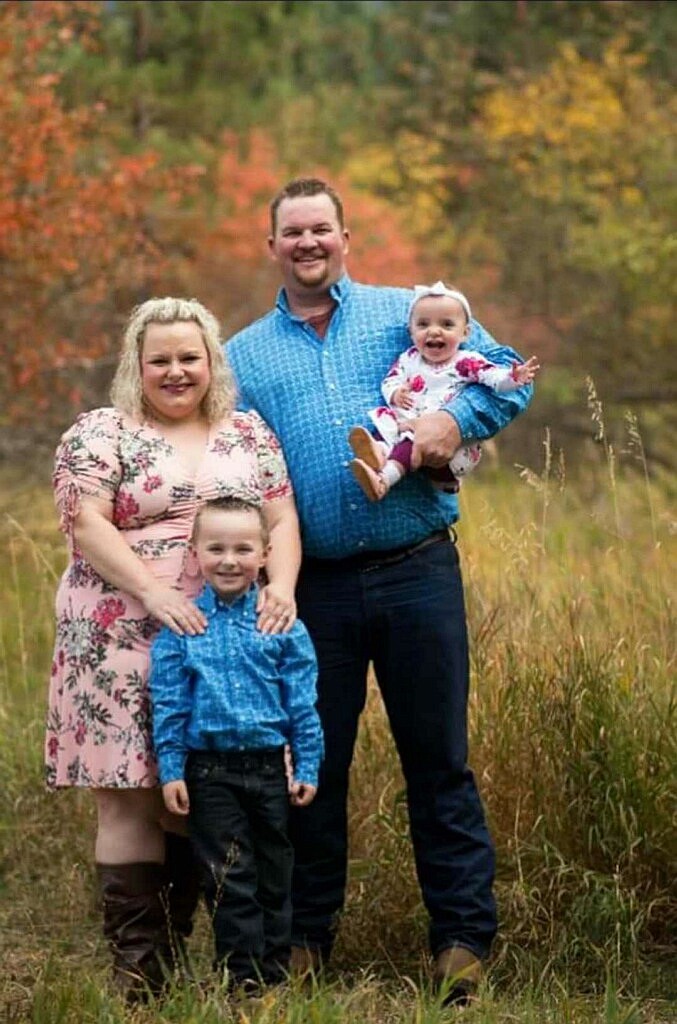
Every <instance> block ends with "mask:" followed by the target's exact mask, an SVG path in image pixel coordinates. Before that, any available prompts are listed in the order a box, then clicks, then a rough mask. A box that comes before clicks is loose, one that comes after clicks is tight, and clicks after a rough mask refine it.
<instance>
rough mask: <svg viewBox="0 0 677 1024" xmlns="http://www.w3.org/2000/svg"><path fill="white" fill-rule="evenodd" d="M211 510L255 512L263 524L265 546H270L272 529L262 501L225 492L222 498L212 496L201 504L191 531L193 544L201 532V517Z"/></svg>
mask: <svg viewBox="0 0 677 1024" xmlns="http://www.w3.org/2000/svg"><path fill="white" fill-rule="evenodd" d="M210 510H214V511H217V512H253V513H254V515H255V516H257V517H258V520H259V523H260V525H261V540H262V541H263V546H264V547H268V544H269V542H270V530H269V529H268V523H267V521H266V517H265V515H264V514H263V505H262V503H261V502H260V501H255V500H254V499H253V498H243V497H241V496H240V495H237V494H224V495H223V496H222V497H220V498H210V499H209V501H205V502H204V504H202V505H200V507H199V508H198V510H197V512H196V514H195V520H194V522H193V531H192V533H191V537H190V539H191V541H192V542H193V544H194V543H195V541H196V540H197V535H198V532H199V525H200V517H201V516H202V515H203V514H204V513H205V512H209V511H210Z"/></svg>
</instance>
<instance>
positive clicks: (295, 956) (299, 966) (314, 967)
mask: <svg viewBox="0 0 677 1024" xmlns="http://www.w3.org/2000/svg"><path fill="white" fill-rule="evenodd" d="M321 970H322V957H321V956H320V951H319V950H318V949H309V948H308V946H292V947H291V953H290V956H289V973H290V975H291V976H292V978H303V979H308V978H310V977H311V976H312V975H316V974H319V973H320V971H321Z"/></svg>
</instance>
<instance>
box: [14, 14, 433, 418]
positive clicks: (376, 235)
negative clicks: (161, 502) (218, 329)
mask: <svg viewBox="0 0 677 1024" xmlns="http://www.w3.org/2000/svg"><path fill="white" fill-rule="evenodd" d="M99 14H100V7H99V5H98V4H96V3H90V2H88V0H73V2H71V3H62V2H56V0H45V2H43V3H40V4H31V5H30V6H28V5H22V4H17V3H11V2H10V3H5V4H3V5H1V6H0V138H1V139H2V140H3V141H2V142H1V143H0V146H1V150H0V152H1V153H2V159H1V160H0V261H1V262H2V268H3V273H2V277H1V278H0V301H2V303H3V309H4V314H5V315H4V332H3V340H2V359H1V360H0V427H4V428H7V427H9V426H10V425H11V424H18V423H21V424H29V425H30V426H31V429H34V430H35V432H36V433H40V432H41V433H42V434H43V435H45V436H47V437H53V434H54V428H55V427H57V426H63V425H65V424H67V423H68V422H70V421H71V420H72V418H73V416H74V414H75V413H76V412H78V411H80V409H82V408H84V407H86V406H89V405H91V404H92V403H93V402H95V401H97V402H98V401H101V400H105V395H106V390H107V384H108V381H109V380H110V375H111V372H112V368H113V365H114V361H115V352H116V350H117V346H118V342H119V337H120V333H121V328H122V325H123V322H124V320H125V319H126V317H127V315H128V313H129V311H130V309H131V307H132V306H133V305H134V304H135V303H137V302H140V301H143V300H144V299H146V298H148V297H150V296H151V295H154V294H164V295H166V294H172V293H173V294H186V295H191V296H195V297H197V298H198V299H200V300H201V301H202V302H204V303H205V304H206V305H208V306H210V307H211V308H212V309H213V310H214V312H215V313H216V315H217V316H219V317H220V318H221V320H222V321H223V324H224V337H228V336H229V335H230V333H232V331H234V330H235V329H236V328H238V327H239V326H241V325H242V324H244V323H246V322H248V321H249V320H251V319H252V318H254V317H256V316H259V315H260V314H261V313H263V312H264V311H265V310H266V309H267V308H269V306H270V304H271V302H272V300H273V298H274V294H275V291H276V289H277V287H278V279H277V273H276V268H275V267H274V265H273V264H272V263H271V261H270V259H269V257H268V253H267V248H266V237H267V235H268V231H269V227H268V203H269V202H270V199H271V198H272V196H273V195H274V193H275V192H276V191H277V190H278V189H279V188H280V186H281V185H282V184H284V182H285V181H287V180H288V179H289V177H290V176H291V175H290V173H289V170H288V169H287V168H286V167H285V166H284V165H283V163H282V161H281V160H280V158H279V156H278V154H277V152H276V150H275V148H274V146H273V144H272V143H271V141H270V140H269V138H268V137H267V136H266V135H265V134H264V133H263V132H262V131H254V132H252V133H250V134H249V135H247V136H245V137H242V138H240V137H238V136H236V135H235V134H233V133H226V134H225V135H224V137H223V141H222V147H221V149H220V151H219V153H213V154H212V159H211V160H210V161H208V163H209V165H210V166H211V168H212V170H211V172H208V170H207V168H206V167H202V166H196V165H188V166H178V167H173V168H167V167H166V166H164V165H163V164H162V163H161V161H160V159H159V157H158V156H157V154H155V153H154V152H151V151H142V152H137V153H135V154H134V155H128V154H122V153H121V152H120V148H121V135H120V124H119V123H117V124H116V123H115V122H114V120H113V121H112V122H111V121H110V120H109V112H108V111H107V110H106V109H105V107H104V106H103V105H102V104H93V105H91V106H88V107H84V108H83V107H79V108H76V109H69V108H67V107H66V105H65V104H64V101H63V99H62V97H61V95H60V92H59V85H60V74H59V71H58V68H59V59H60V57H61V58H62V59H63V55H62V54H61V52H60V51H61V49H63V48H65V47H67V46H69V45H71V44H72V43H73V40H74V39H77V42H78V44H79V45H80V46H85V47H87V46H95V45H96V35H97V31H98V26H99V22H98V18H99ZM208 155H209V154H208ZM304 173H305V174H313V175H316V176H319V177H323V178H326V179H327V180H329V181H331V183H332V184H333V185H334V186H335V187H336V188H337V189H338V190H339V192H340V193H341V194H342V196H343V199H344V201H345V206H346V213H347V217H348V223H349V226H350V228H351V229H352V248H351V255H350V262H349V266H350V271H351V274H352V275H353V276H354V277H355V278H357V279H360V280H365V281H371V282H374V283H379V282H382V283H390V284H406V285H411V284H412V283H414V282H415V281H416V280H419V279H421V278H422V276H423V272H422V270H421V267H420V262H419V260H418V257H417V253H416V250H415V247H414V245H413V243H411V242H409V241H407V239H406V233H404V232H403V229H402V225H401V223H399V222H398V220H397V215H396V214H394V213H393V212H392V210H391V209H390V208H389V207H388V206H387V205H386V204H385V203H384V202H383V201H381V200H378V199H376V198H374V197H372V196H369V195H368V194H366V193H365V192H363V191H362V192H361V191H359V190H357V189H355V188H354V187H352V186H351V184H350V182H349V181H348V180H347V179H346V177H345V176H343V175H334V174H331V173H330V172H329V171H327V170H326V169H323V168H318V167H313V168H308V169H306V170H305V171H304Z"/></svg>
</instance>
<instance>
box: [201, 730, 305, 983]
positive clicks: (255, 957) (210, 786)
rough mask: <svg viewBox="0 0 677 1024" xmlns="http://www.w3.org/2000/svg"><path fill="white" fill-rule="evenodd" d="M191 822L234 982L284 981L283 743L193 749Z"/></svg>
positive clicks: (288, 871)
mask: <svg viewBox="0 0 677 1024" xmlns="http://www.w3.org/2000/svg"><path fill="white" fill-rule="evenodd" d="M186 784H187V786H188V793H189V796H190V816H189V819H188V828H189V833H190V837H191V839H192V842H193V846H194V849H195V854H196V857H197V859H198V861H199V864H200V872H201V875H202V884H203V886H204V892H205V897H206V901H207V906H208V908H209V912H210V915H211V918H212V926H213V929H214V943H215V950H216V966H221V965H223V964H224V963H227V967H228V971H229V977H230V981H231V983H232V984H235V985H239V984H242V983H243V982H249V981H255V982H264V983H266V984H275V983H276V982H279V981H282V980H283V979H284V978H285V976H286V972H287V970H288V966H289V946H290V936H291V897H290V892H291V875H292V867H293V852H292V846H291V843H290V841H289V839H288V838H287V818H288V811H289V796H288V793H287V778H286V773H285V766H284V747H274V748H267V749H262V750H246V751H231V752H219V751H193V752H191V753H190V754H189V756H188V760H187V764H186Z"/></svg>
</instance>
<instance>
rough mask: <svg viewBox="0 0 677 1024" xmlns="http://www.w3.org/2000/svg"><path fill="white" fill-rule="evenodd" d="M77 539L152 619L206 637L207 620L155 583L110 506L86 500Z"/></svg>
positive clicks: (89, 557) (78, 519) (92, 561)
mask: <svg viewBox="0 0 677 1024" xmlns="http://www.w3.org/2000/svg"><path fill="white" fill-rule="evenodd" d="M73 537H74V540H75V543H76V545H77V547H78V548H79V550H80V551H81V552H82V554H83V555H84V557H85V558H86V559H87V561H88V562H89V564H90V565H91V566H92V567H93V568H94V569H95V570H96V571H97V572H98V574H99V575H100V576H102V577H103V579H105V580H106V582H107V583H110V584H111V585H112V586H114V587H117V588H118V589H119V590H123V591H124V592H125V593H127V594H130V595H131V596H132V597H135V598H137V600H139V601H140V602H141V603H142V604H143V606H144V608H145V609H146V611H147V612H148V614H149V615H152V616H153V618H155V619H157V621H158V622H161V623H162V625H163V626H169V628H170V629H171V630H172V631H173V632H174V633H178V634H179V635H180V634H182V633H188V634H190V635H191V636H192V635H194V634H195V633H203V632H204V629H205V626H206V620H205V617H204V615H203V614H202V612H201V611H200V609H199V608H196V607H195V605H194V604H193V603H192V602H191V601H189V600H188V599H187V598H185V597H183V595H182V594H181V593H180V592H179V591H178V590H175V589H174V588H173V587H168V586H167V585H166V584H164V583H160V582H159V581H158V580H156V579H155V577H154V576H153V574H152V573H151V572H150V571H149V570H148V568H147V567H146V566H145V565H144V563H143V562H142V561H141V559H140V558H138V557H137V555H135V554H134V552H133V551H132V549H131V548H130V547H129V544H127V542H126V541H125V539H124V537H123V536H122V534H121V533H120V532H119V530H118V529H117V528H116V527H115V526H114V524H113V523H112V522H111V519H110V503H109V502H107V501H105V500H102V499H98V498H95V497H92V496H88V497H83V498H82V500H81V503H80V508H79V510H78V512H77V514H76V516H75V519H74V521H73Z"/></svg>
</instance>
